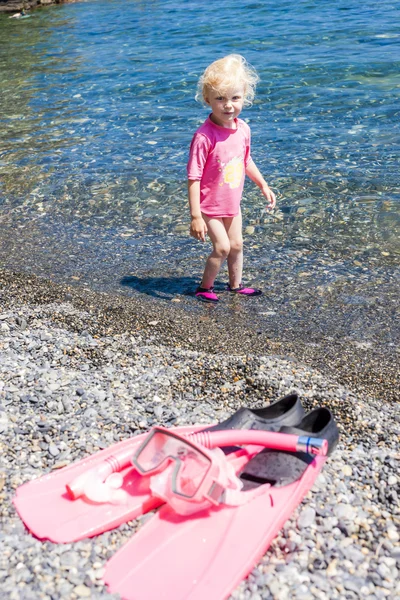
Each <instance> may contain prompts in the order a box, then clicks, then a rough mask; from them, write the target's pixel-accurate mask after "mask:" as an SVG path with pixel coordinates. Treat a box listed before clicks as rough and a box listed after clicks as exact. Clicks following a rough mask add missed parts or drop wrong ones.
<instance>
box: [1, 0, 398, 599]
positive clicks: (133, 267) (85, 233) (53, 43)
mask: <svg viewBox="0 0 400 600" xmlns="http://www.w3.org/2000/svg"><path fill="white" fill-rule="evenodd" d="M0 4H1V5H2V6H1V7H0V84H1V91H2V101H1V114H0V125H1V129H2V140H1V143H0V228H1V231H0V548H1V552H0V600H3V599H4V600H61V599H62V600H79V599H81V598H89V599H93V600H109V599H112V598H114V600H117V596H115V595H114V596H113V595H111V594H109V593H108V591H107V589H106V587H105V585H104V583H103V574H104V568H105V565H106V563H107V561H108V560H109V558H110V557H111V556H113V555H114V554H115V553H116V552H117V551H118V549H119V548H121V547H122V545H123V544H124V543H125V542H126V541H127V540H129V539H130V538H131V537H132V536H133V535H134V534H135V532H136V531H137V530H138V529H140V528H141V527H142V526H143V525H144V523H145V522H146V521H147V520H148V519H149V518H150V517H151V515H144V516H142V517H140V518H138V519H136V520H132V521H130V522H128V523H125V524H123V525H122V526H120V527H118V528H117V529H115V530H113V531H109V532H106V533H104V534H102V535H99V536H97V537H95V538H91V539H84V540H82V541H79V542H76V543H73V544H64V545H63V544H54V543H51V542H48V541H40V540H38V539H36V538H35V537H33V536H32V535H31V534H30V533H29V531H27V529H26V528H25V526H24V524H23V522H22V521H21V519H20V518H19V517H18V515H17V513H16V510H15V507H14V505H13V502H12V500H13V497H14V496H15V493H16V490H17V488H18V487H19V486H20V485H22V484H24V483H25V482H29V481H32V480H33V479H35V478H38V477H40V476H42V475H43V474H45V473H53V472H57V471H59V470H60V469H62V468H63V467H65V466H67V465H69V464H71V463H73V462H74V461H77V460H80V459H83V458H85V457H87V456H90V455H92V454H93V453H96V452H97V451H99V450H101V449H104V448H107V447H109V446H110V445H112V444H114V443H116V442H119V441H121V440H125V439H129V438H131V437H132V436H137V435H140V434H142V433H145V432H146V431H148V430H149V429H150V428H151V427H152V426H153V425H155V424H159V425H163V426H166V427H173V426H178V425H192V424H193V425H195V424H198V425H204V426H208V425H210V424H212V423H215V422H218V421H221V420H224V419H226V418H227V417H228V416H229V415H231V414H232V413H233V412H234V411H236V410H237V409H239V408H240V407H243V406H248V407H250V408H259V407H263V406H266V405H268V404H269V403H271V402H274V401H275V400H277V399H278V398H280V397H282V396H284V395H286V394H289V393H292V392H295V393H297V394H298V395H299V397H300V399H301V401H302V403H303V405H304V407H305V409H306V410H307V411H309V410H311V409H313V408H315V407H318V406H326V407H328V408H329V409H330V410H331V411H332V413H333V415H334V417H335V420H336V422H337V424H338V428H339V432H340V440H339V445H338V446H337V448H336V450H335V451H334V453H333V455H332V456H331V457H330V458H329V459H328V460H327V462H326V464H325V466H324V468H323V470H322V473H321V474H320V476H319V477H318V479H317V481H316V483H315V485H314V486H313V489H312V490H311V491H310V492H309V493H308V494H307V496H306V497H305V499H304V500H303V502H302V503H301V504H300V505H299V506H298V507H297V509H296V510H295V511H294V512H293V514H292V516H291V518H290V519H289V520H288V521H287V522H286V524H285V525H284V527H283V528H282V530H281V531H280V532H279V533H278V535H277V536H276V538H275V539H274V541H273V543H272V544H271V546H270V547H269V548H268V549H267V550H266V553H265V555H264V556H263V558H262V559H261V560H260V561H259V562H258V563H257V564H256V565H254V568H253V570H252V572H251V573H250V574H249V576H248V577H247V578H246V580H244V581H242V582H241V584H240V585H239V586H238V587H237V588H236V589H235V590H234V591H233V592H232V595H231V598H230V600H353V599H354V600H356V599H362V600H364V599H367V600H381V599H388V600H400V583H399V582H400V574H399V568H400V528H399V521H400V518H399V517H400V486H399V481H400V475H399V473H400V469H399V458H400V450H399V447H400V445H399V439H400V435H399V434H400V411H399V387H400V381H399V373H400V369H399V353H400V319H399V307H398V298H399V281H400V273H399V257H400V245H399V240H400V218H399V210H398V206H399V200H400V188H399V184H398V164H399V161H398V157H399V150H400V146H399V140H400V135H399V131H398V130H399V119H398V116H399V111H398V89H399V69H398V59H399V56H398V38H399V36H400V34H399V31H398V27H397V26H396V25H395V24H396V23H398V7H397V6H396V5H395V4H394V3H392V2H390V1H389V0H381V2H380V3H379V6H378V5H377V3H376V2H375V1H374V2H372V1H371V0H364V2H363V3H362V4H360V3H359V2H356V1H355V0H346V1H345V0H338V2H335V3H332V2H329V3H326V2H319V3H312V2H311V3H309V2H305V3H304V2H303V3H301V2H300V3H299V2H293V1H290V0H288V1H286V2H285V1H284V2H280V3H278V4H277V3H276V2H272V0H269V1H268V0H265V1H264V2H258V3H250V4H249V3H237V2H233V1H232V0H221V2H220V3H219V5H218V11H216V10H215V6H214V5H212V4H207V3H204V2H203V3H201V2H196V0H191V2H184V3H182V2H178V1H177V0H167V1H166V2H162V3H158V2H151V3H143V2H136V1H129V0H128V1H126V2H124V5H123V9H121V6H122V3H121V2H110V0H91V1H90V2H89V1H87V0H85V2H75V1H71V2H58V1H56V2H53V0H42V1H41V2H39V1H36V0H27V2H25V3H23V2H19V1H17V0H10V1H9V2H4V1H3V2H0ZM23 4H26V7H25V8H28V7H30V8H32V9H34V8H35V7H36V6H39V5H43V6H42V7H41V9H40V10H30V11H29V13H28V14H27V15H24V16H23V18H18V19H14V18H9V16H11V15H8V14H6V12H5V11H12V12H14V11H16V10H21V8H23V6H22V5H23ZM53 4H54V6H52V5H53ZM3 5H4V6H3ZM45 5H49V6H48V7H46V6H45ZM222 15H223V18H221V16H222ZM232 52H235V53H236V52H237V53H240V54H243V55H244V56H245V57H246V59H247V60H248V61H249V62H250V63H251V64H252V65H253V66H254V67H255V68H256V70H257V72H258V73H259V75H260V83H259V85H258V87H257V95H256V98H255V101H254V103H253V106H251V107H246V111H245V112H243V117H244V118H245V120H246V122H248V123H249V125H250V127H251V131H252V155H253V158H254V159H255V162H256V164H257V165H258V166H259V168H260V171H262V173H263V174H264V175H265V177H266V178H267V180H268V183H269V185H271V187H272V189H273V190H274V191H275V192H276V193H277V198H278V203H277V207H276V209H275V210H274V211H266V210H265V208H264V206H263V201H262V198H261V197H260V194H259V191H258V189H256V188H255V186H252V185H251V183H250V182H248V183H247V184H246V186H245V189H244V195H243V203H242V205H243V225H244V227H243V229H244V238H245V279H244V283H245V284H246V285H255V286H257V287H261V288H262V289H263V296H261V297H259V298H254V299H252V300H250V299H246V298H243V297H239V296H238V295H235V294H229V292H227V291H226V271H221V274H220V280H218V281H217V282H216V291H217V293H218V295H219V297H220V300H221V301H220V302H219V304H218V306H217V307H214V306H213V307H211V306H206V305H204V304H201V303H199V302H196V300H195V298H194V293H193V291H194V290H195V289H196V287H197V285H198V283H199V281H200V278H201V272H202V268H203V265H204V261H205V257H206V255H207V254H208V252H209V249H210V245H209V242H208V241H207V242H206V243H205V244H200V243H197V242H195V241H194V240H193V239H191V238H189V235H188V211H187V191H186V172H185V164H186V161H187V153H188V148H189V144H190V140H191V137H192V135H193V133H194V131H195V130H196V129H197V128H198V127H199V126H200V124H201V123H202V122H203V121H204V120H205V118H206V116H207V113H206V110H205V109H203V108H202V107H201V106H200V105H199V104H198V103H197V102H196V101H195V99H194V94H195V89H196V83H197V81H198V78H199V76H200V74H201V72H202V71H203V69H204V68H205V67H206V65H207V64H210V62H211V61H213V60H215V59H216V58H217V57H219V56H223V55H226V54H229V53H232ZM248 300H249V302H248ZM257 518H259V519H260V523H261V522H262V519H263V515H262V514H260V515H257ZM188 550H190V549H188ZM188 554H189V552H188ZM154 575H155V577H158V576H159V574H158V573H157V572H155V574H154ZM166 593H168V591H167V592H166ZM146 600H147V599H146ZM148 600H160V599H159V598H153V597H151V594H149V599H148ZM167 600H178V599H176V598H171V597H167ZM184 600H186V599H184ZM204 600H207V599H206V598H205V599H204Z"/></svg>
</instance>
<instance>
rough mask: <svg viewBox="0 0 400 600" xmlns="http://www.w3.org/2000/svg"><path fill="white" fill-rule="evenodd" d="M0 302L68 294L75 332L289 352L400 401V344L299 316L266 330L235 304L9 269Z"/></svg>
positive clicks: (360, 389)
mask: <svg viewBox="0 0 400 600" xmlns="http://www.w3.org/2000/svg"><path fill="white" fill-rule="evenodd" d="M240 300H242V299H240ZM0 301H1V304H2V305H3V310H4V309H5V308H10V307H13V306H17V305H18V304H27V305H32V306H40V305H46V304H49V303H57V302H58V303H62V302H65V301H67V302H70V303H72V305H73V306H74V307H75V308H77V309H84V310H85V311H87V318H86V320H85V322H83V321H81V320H79V319H77V318H75V317H72V316H70V317H69V318H68V319H65V318H64V317H62V316H60V315H58V314H57V311H54V315H53V318H54V322H55V323H58V324H59V325H60V326H62V327H68V328H70V329H71V330H73V331H76V332H82V331H87V332H89V333H90V334H91V335H120V334H124V333H131V334H133V335H135V334H137V333H140V335H141V336H142V337H143V338H145V339H147V340H149V341H150V342H151V343H157V344H158V345H163V346H167V347H171V346H172V347H175V348H179V349H185V350H190V351H204V352H209V353H211V354H213V355H216V354H219V353H223V354H226V355H236V356H243V355H247V354H251V355H265V354H268V355H275V356H279V357H286V358H288V359H289V360H295V361H298V362H301V363H304V364H306V365H307V366H309V367H311V368H316V369H318V370H319V371H321V373H325V374H326V375H327V376H329V377H333V378H334V379H335V380H337V381H338V383H340V384H341V385H345V386H346V387H348V388H349V389H351V390H352V391H353V392H354V393H357V394H363V395H366V396H369V397H371V398H379V399H380V400H381V401H385V402H386V401H388V402H397V401H398V400H399V391H398V390H399V388H400V380H399V348H398V347H390V348H385V347H384V346H383V345H380V346H378V345H375V346H372V345H371V346H370V345H368V344H362V343H349V340H348V339H346V338H341V337H340V336H337V337H333V336H331V335H327V336H324V335H323V334H322V333H321V336H320V337H319V338H318V330H317V331H316V332H313V333H312V334H310V333H309V331H308V329H307V328H306V327H303V325H302V323H299V324H298V325H297V326H296V325H293V323H291V324H290V325H289V326H287V325H286V324H284V323H283V322H282V323H279V321H278V325H277V326H273V327H269V328H268V329H266V330H263V329H262V328H263V326H265V323H263V322H261V323H260V322H257V320H254V319H253V320H252V321H250V320H249V319H245V318H243V317H244V314H243V312H241V311H240V310H239V312H238V314H237V315H236V314H235V311H232V310H231V311H229V310H225V311H224V310H223V309H221V310H212V309H211V310H210V307H209V306H204V305H200V306H199V304H198V303H197V302H196V303H195V302H194V300H190V301H189V303H188V302H186V303H182V305H181V304H179V305H178V303H175V302H163V301H160V300H157V299H154V298H151V297H149V296H146V295H145V294H134V295H129V296H127V295H123V294H121V295H119V294H117V293H109V292H100V291H93V290H90V289H87V288H84V287H83V286H78V285H70V284H63V283H55V282H53V281H51V280H49V279H45V278H41V277H38V276H36V275H33V274H27V273H21V272H19V273H17V272H13V271H8V270H0ZM306 302H307V299H306ZM191 303H192V304H193V305H194V309H193V310H191ZM212 308H214V307H212ZM218 309H219V307H218ZM298 310H299V312H300V313H301V314H304V313H305V312H306V311H307V304H306V305H305V306H301V305H299V306H298ZM199 324H200V325H199ZM389 325H390V323H389ZM285 327H286V328H285ZM392 346H393V345H392Z"/></svg>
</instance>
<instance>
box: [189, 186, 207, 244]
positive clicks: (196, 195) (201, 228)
mask: <svg viewBox="0 0 400 600" xmlns="http://www.w3.org/2000/svg"><path fill="white" fill-rule="evenodd" d="M188 194H189V207H190V216H191V218H192V221H191V223H190V235H191V236H192V237H194V238H196V239H197V240H201V241H202V242H204V241H205V239H206V234H207V225H206V224H205V221H204V220H203V217H202V216H201V210H200V181H197V180H190V179H189V181H188Z"/></svg>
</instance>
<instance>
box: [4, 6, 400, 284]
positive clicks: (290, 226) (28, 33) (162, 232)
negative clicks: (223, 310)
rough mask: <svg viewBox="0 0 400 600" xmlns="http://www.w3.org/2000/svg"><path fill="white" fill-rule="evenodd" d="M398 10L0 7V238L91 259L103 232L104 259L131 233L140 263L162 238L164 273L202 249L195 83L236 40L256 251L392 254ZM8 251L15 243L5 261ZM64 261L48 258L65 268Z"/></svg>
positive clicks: (129, 244) (153, 261) (249, 229)
mask: <svg viewBox="0 0 400 600" xmlns="http://www.w3.org/2000/svg"><path fill="white" fill-rule="evenodd" d="M399 13H400V11H399V7H398V4H397V3H395V2H391V1H388V0H383V1H382V2H380V3H379V4H378V3H376V2H375V1H374V2H372V1H370V0H366V1H365V2H363V3H360V2H358V0H339V1H336V2H328V1H325V0H319V1H300V2H295V1H294V0H290V1H282V2H279V3H276V2H275V1H270V0H267V1H263V2H251V1H248V2H242V3H237V2H234V1H233V0H221V1H220V2H219V3H218V4H215V3H204V2H200V1H186V2H185V1H179V2H178V1H177V0H166V1H163V2H159V1H157V0H153V1H146V2H145V1H139V0H138V1H135V0H124V1H123V2H121V1H114V0H94V1H88V2H81V3H75V4H70V5H63V6H54V7H51V8H48V9H43V10H37V11H35V12H33V13H32V16H31V18H30V19H27V20H23V21H20V20H16V19H11V20H9V19H8V18H7V17H5V16H1V17H0V80H1V116H0V125H1V130H2V136H1V141H0V178H1V184H0V192H1V200H0V218H1V220H2V223H3V225H4V227H5V229H4V230H3V231H7V234H4V235H7V236H10V231H11V232H12V231H15V227H18V228H19V230H20V236H21V237H20V239H21V240H22V242H21V247H24V243H23V241H24V236H25V238H26V240H28V237H29V235H30V236H31V237H32V235H33V234H32V232H35V231H36V232H37V236H36V237H37V238H38V236H40V235H41V236H42V237H41V240H40V246H41V252H39V250H38V249H37V248H36V246H35V243H34V242H32V239H31V240H30V241H29V243H28V241H26V247H27V248H30V250H29V253H30V256H33V255H34V254H35V252H37V256H35V257H34V261H35V264H36V267H35V268H37V269H38V270H40V265H41V261H42V262H43V261H45V260H47V261H49V256H50V257H51V254H52V250H51V248H52V244H53V245H57V248H58V250H57V251H58V253H59V254H60V253H62V252H63V246H62V244H63V242H62V239H63V235H64V236H65V235H67V234H66V233H65V232H70V233H68V235H69V236H70V238H69V241H70V242H71V240H72V242H73V240H74V239H75V240H76V239H77V238H79V242H77V243H79V244H80V252H81V255H82V254H83V255H85V252H86V257H87V260H88V261H90V260H94V258H93V256H92V254H93V248H95V247H96V243H98V240H99V239H101V240H102V247H103V248H104V247H106V246H107V244H111V245H112V248H113V249H112V252H110V253H109V254H108V255H107V256H106V258H107V262H108V264H109V266H111V267H112V265H113V260H115V263H116V264H117V263H118V260H119V259H118V256H121V255H122V256H123V259H124V260H125V259H126V260H130V257H131V258H132V256H131V255H130V254H129V253H130V252H131V250H132V248H133V246H134V245H135V244H140V240H142V239H143V240H144V241H145V242H146V243H150V242H151V243H152V244H153V245H154V247H155V248H157V251H156V253H155V254H154V255H153V254H152V253H151V252H149V253H147V255H146V257H147V258H146V268H147V269H151V268H152V267H155V266H156V265H157V261H158V258H159V252H160V251H161V250H160V249H164V251H165V252H167V255H168V252H171V260H170V262H169V263H164V266H163V269H164V270H165V269H166V271H167V273H166V274H167V275H168V272H170V273H171V274H173V273H174V272H175V270H176V261H177V260H179V259H180V258H182V259H183V258H184V257H185V256H187V254H188V253H192V254H193V256H194V257H195V258H196V252H197V253H200V252H202V251H203V250H198V249H197V248H198V246H194V244H195V242H192V241H190V240H188V237H187V235H188V234H187V229H188V211H187V201H186V181H185V176H186V171H185V166H186V160H187V152H188V146H189V143H190V139H191V136H192V134H193V132H194V130H195V129H196V128H197V127H198V126H199V125H200V123H201V122H202V121H203V120H204V119H205V117H206V115H207V110H206V109H205V108H203V107H201V106H200V105H199V104H198V103H196V101H195V100H194V94H195V87H196V82H197V79H198V77H199V75H200V73H201V72H202V70H203V69H204V68H205V67H206V66H207V65H208V64H209V63H210V62H211V61H212V60H214V59H216V58H218V57H221V56H223V55H225V54H227V53H231V52H238V53H241V54H243V55H245V56H246V58H247V59H248V60H249V61H250V62H251V63H252V64H253V65H254V66H255V68H256V69H257V70H258V72H259V75H260V78H261V83H260V84H259V86H258V89H257V96H256V101H255V103H254V105H253V106H252V107H251V108H247V109H245V111H244V112H243V113H242V116H243V118H245V119H247V120H248V122H249V124H250V126H251V128H252V139H253V158H254V159H255V161H256V163H257V165H258V166H259V168H260V169H261V171H262V172H263V173H264V175H265V177H266V179H267V180H268V181H269V183H270V185H271V186H272V187H273V189H274V190H275V191H276V192H277V195H278V209H277V210H276V211H275V212H274V213H273V214H271V215H270V214H267V213H266V212H265V211H264V208H263V202H262V200H261V197H260V195H259V193H258V190H257V188H255V187H254V186H253V185H252V184H251V183H247V184H246V187H245V194H244V202H243V206H244V219H245V230H246V243H247V245H248V248H249V253H251V249H252V248H254V253H253V256H258V257H262V256H263V254H265V252H269V250H270V249H271V248H275V249H279V248H281V249H287V250H289V251H293V250H297V249H304V250H307V251H310V250H312V251H316V252H318V251H324V252H325V253H326V252H328V254H329V256H330V260H332V261H338V260H340V261H341V265H342V267H341V269H342V271H343V269H344V271H343V272H345V270H346V268H347V267H346V266H344V267H343V264H344V263H346V261H349V264H350V265H351V264H353V261H354V260H356V262H357V260H361V263H362V264H366V263H367V262H368V261H369V260H373V261H375V262H374V265H376V266H384V265H393V264H395V263H396V262H397V259H398V254H399V252H400V241H399V240H400V237H399V232H400V216H399V200H400V184H399V176H398V173H399V154H400V152H399V151H400V135H399V134H400V131H399V117H400V109H399V103H398V98H399V92H400V25H399V23H400V14H399ZM7 227H8V229H7ZM28 230H29V231H28ZM43 232H45V235H44V233H43ZM74 236H75V237H74ZM46 240H47V243H48V246H49V248H48V249H47V253H46V252H45V255H46V256H47V258H45V257H44V254H43V245H45V243H46ZM3 242H4V240H3ZM9 242H10V240H8V241H7V244H9ZM72 242H71V243H72ZM7 244H6V247H9V246H7ZM36 244H39V242H36ZM35 248H36V250H35ZM32 253H33V254H32ZM91 253H92V254H91ZM11 254H12V253H11ZM95 254H96V252H95ZM97 255H98V253H97ZM201 256H202V255H200V254H199V258H201ZM21 257H22V261H26V256H25V257H24V255H23V249H21ZM3 258H4V255H3ZM32 260H33V259H32ZM73 260H74V257H73V255H72V254H71V258H70V265H71V262H72V263H73ZM104 260H105V259H104ZM202 260H203V259H201V261H200V262H199V264H198V272H199V273H200V271H201V267H202ZM260 260H261V259H260ZM18 261H20V262H21V258H19V255H18V254H15V255H14V256H12V255H10V253H9V252H8V255H7V260H4V262H5V264H6V265H7V266H15V265H16V264H17V263H18ZM343 261H344V263H343ZM196 264H197V261H196ZM257 264H258V263H257V260H255V262H254V261H253V263H252V265H251V269H252V271H251V274H252V276H257V271H258V267H257ZM66 265H67V261H64V262H63V263H61V262H59V263H57V266H53V267H49V268H48V269H47V270H48V271H49V272H51V271H52V269H53V272H54V271H56V270H57V269H58V273H60V272H62V271H63V269H64V271H65V272H66V273H67V271H68V268H67V266H66ZM32 268H33V267H32ZM135 268H136V269H139V270H140V265H135V264H131V269H135ZM348 268H350V267H348ZM68 273H69V271H68ZM109 273H111V271H109ZM110 276H111V275H110Z"/></svg>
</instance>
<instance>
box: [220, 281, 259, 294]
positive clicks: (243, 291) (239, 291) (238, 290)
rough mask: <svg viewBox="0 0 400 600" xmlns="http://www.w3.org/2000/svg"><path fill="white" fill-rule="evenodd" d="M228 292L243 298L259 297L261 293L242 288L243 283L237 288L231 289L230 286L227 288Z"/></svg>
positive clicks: (255, 289) (252, 289)
mask: <svg viewBox="0 0 400 600" xmlns="http://www.w3.org/2000/svg"><path fill="white" fill-rule="evenodd" d="M227 289H228V291H229V292H232V293H234V294H242V295H243V296H250V297H251V296H261V295H262V291H261V290H259V289H257V288H251V287H244V286H243V283H241V284H240V285H239V287H237V288H231V286H230V285H228V286H227Z"/></svg>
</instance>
